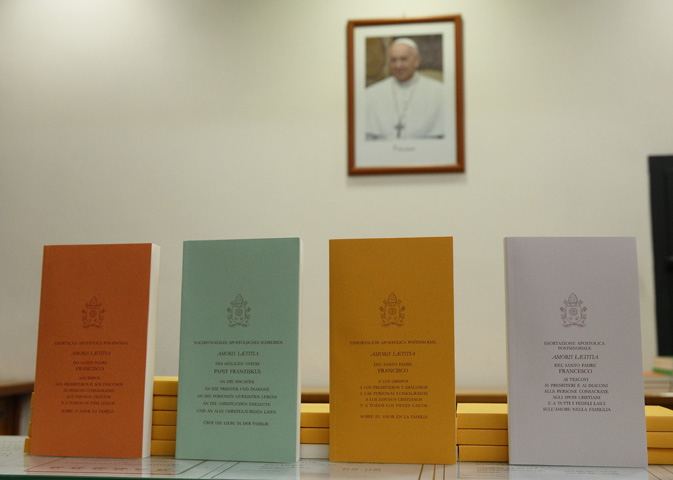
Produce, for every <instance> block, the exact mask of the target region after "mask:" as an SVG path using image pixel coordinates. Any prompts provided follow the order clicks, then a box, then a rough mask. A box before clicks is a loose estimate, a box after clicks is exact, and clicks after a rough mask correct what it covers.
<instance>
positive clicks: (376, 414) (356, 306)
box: [330, 237, 456, 464]
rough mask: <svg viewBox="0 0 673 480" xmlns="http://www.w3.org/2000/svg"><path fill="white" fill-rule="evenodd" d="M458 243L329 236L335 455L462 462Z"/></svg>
mask: <svg viewBox="0 0 673 480" xmlns="http://www.w3.org/2000/svg"><path fill="white" fill-rule="evenodd" d="M455 399H456V397H455V372H454V340H453V239H452V238H446V237H445V238H404V239H366V240H331V241H330V460H332V461H336V462H376V463H436V464H453V463H455V462H456V438H455V432H456V409H455V405H456V402H455Z"/></svg>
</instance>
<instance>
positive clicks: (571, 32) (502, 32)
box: [0, 0, 673, 385]
mask: <svg viewBox="0 0 673 480" xmlns="http://www.w3.org/2000/svg"><path fill="white" fill-rule="evenodd" d="M455 13H458V14H461V15H462V16H463V21H464V56H465V75H464V79H465V111H466V115H465V120H466V162H467V171H466V173H465V174H457V175H446V174H444V175H413V176H412V175H409V176H376V177H367V178H349V177H348V176H347V175H346V146H347V143H346V142H347V134H346V128H347V121H346V40H345V33H346V22H347V21H348V20H349V19H366V18H388V17H392V18H397V17H402V16H407V17H424V16H435V15H443V14H455ZM672 19H673V2H670V1H667V0H649V1H643V2H637V1H631V0H550V1H546V2H540V1H535V0H509V1H507V2H504V1H500V0H472V1H457V0H436V1H435V0H416V1H414V2H405V1H395V0H391V1H386V2H381V1H374V0H339V1H331V2H327V1H316V0H282V1H270V0H265V1H262V0H255V1H243V0H241V1H221V0H217V1H213V0H197V1H184V0H0V221H1V225H2V227H0V228H1V230H0V246H1V248H0V326H1V331H2V335H1V336H0V381H11V380H30V379H32V378H33V372H34V368H35V365H34V357H35V348H36V336H37V335H36V334H37V318H38V310H39V290H40V269H41V261H42V258H41V257H42V250H41V249H42V246H43V245H44V244H61V243H114V242H154V243H157V244H159V245H161V247H162V267H161V268H162V272H161V273H162V279H161V288H160V297H161V299H160V312H159V313H160V324H159V325H160V327H159V333H158V338H157V372H156V373H157V374H158V375H176V374H177V365H178V352H177V348H178V331H179V312H180V276H181V258H182V241H183V240H187V239H214V238H247V237H276V236H301V237H302V238H303V239H304V242H305V270H304V273H305V289H304V294H305V297H304V298H305V301H304V314H305V317H304V332H303V368H304V372H303V375H304V384H305V385H327V383H328V349H327V346H328V333H327V332H328V240H329V239H330V238H348V237H373V236H380V237H392V236H426V235H453V236H454V237H455V285H456V289H455V295H456V302H455V329H456V362H457V363H456V370H457V371H456V379H457V383H458V384H459V385H504V384H505V381H506V371H505V361H506V354H505V314H504V281H503V252H502V250H503V247H502V239H503V237H504V236H508V235H633V236H636V237H637V241H638V256H639V259H638V260H639V263H640V288H641V312H642V334H643V349H644V352H643V355H644V359H645V366H646V367H647V366H649V362H650V359H651V357H652V356H653V355H655V353H656V351H655V323H654V292H653V273H652V260H651V235H650V221H649V206H648V205H649V188H648V174H647V156H648V155H650V154H656V153H659V154H662V153H673V135H671V125H673V89H672V88H671V86H672V85H673V62H671V58H673V35H670V24H671V20H672Z"/></svg>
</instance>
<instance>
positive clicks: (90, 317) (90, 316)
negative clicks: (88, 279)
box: [82, 296, 105, 328]
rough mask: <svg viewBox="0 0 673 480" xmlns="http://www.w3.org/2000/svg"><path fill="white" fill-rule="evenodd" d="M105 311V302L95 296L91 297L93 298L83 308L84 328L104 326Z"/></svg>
mask: <svg viewBox="0 0 673 480" xmlns="http://www.w3.org/2000/svg"><path fill="white" fill-rule="evenodd" d="M104 313H105V309H104V308H103V304H102V303H100V302H99V301H98V299H97V298H96V297H95V296H93V297H91V300H89V301H88V302H87V303H86V305H85V306H84V309H83V310H82V323H83V324H84V328H87V327H98V328H100V327H102V326H103V314H104Z"/></svg>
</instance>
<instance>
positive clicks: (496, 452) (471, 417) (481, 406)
mask: <svg viewBox="0 0 673 480" xmlns="http://www.w3.org/2000/svg"><path fill="white" fill-rule="evenodd" d="M456 417H457V420H456V426H457V427H458V428H457V435H456V440H457V444H458V459H459V460H460V461H461V462H507V461H508V459H509V451H508V448H507V444H508V443H507V404H506V403H459V404H458V408H457V411H456Z"/></svg>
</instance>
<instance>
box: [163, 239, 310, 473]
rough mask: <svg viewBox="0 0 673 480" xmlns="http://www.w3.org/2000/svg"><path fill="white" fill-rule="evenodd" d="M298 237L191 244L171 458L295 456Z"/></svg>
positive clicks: (187, 244)
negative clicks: (174, 433) (175, 434)
mask: <svg viewBox="0 0 673 480" xmlns="http://www.w3.org/2000/svg"><path fill="white" fill-rule="evenodd" d="M300 271H301V240H300V239H298V238H284V239H254V240H207V241H187V242H185V243H184V250H183V271H182V316H181V324H180V369H179V376H178V419H177V436H176V452H175V456H176V458H184V459H203V460H230V461H253V462H295V461H297V460H298V457H299V407H300V394H301V392H300V388H301V383H300V379H299V336H300V311H301V309H300Z"/></svg>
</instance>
